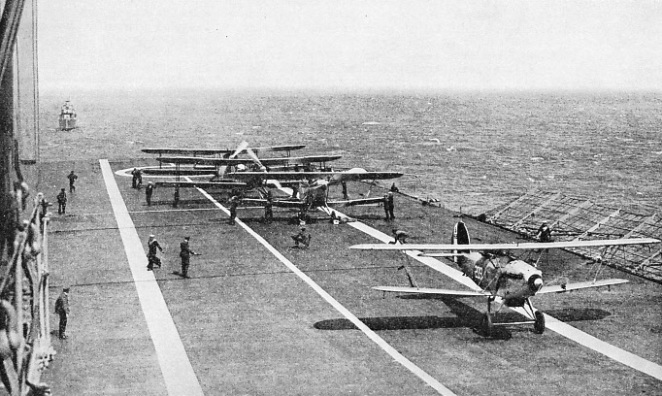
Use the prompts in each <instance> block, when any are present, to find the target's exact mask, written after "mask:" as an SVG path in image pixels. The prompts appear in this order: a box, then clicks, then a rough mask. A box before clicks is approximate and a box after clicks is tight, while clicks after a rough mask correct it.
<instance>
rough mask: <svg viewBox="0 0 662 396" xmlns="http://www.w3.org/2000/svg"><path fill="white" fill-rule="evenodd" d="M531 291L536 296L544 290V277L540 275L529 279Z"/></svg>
mask: <svg viewBox="0 0 662 396" xmlns="http://www.w3.org/2000/svg"><path fill="white" fill-rule="evenodd" d="M528 283H529V290H530V291H531V293H533V294H536V293H537V292H539V291H540V289H542V285H543V281H542V277H541V276H539V275H533V276H532V277H530V278H529V282H528Z"/></svg>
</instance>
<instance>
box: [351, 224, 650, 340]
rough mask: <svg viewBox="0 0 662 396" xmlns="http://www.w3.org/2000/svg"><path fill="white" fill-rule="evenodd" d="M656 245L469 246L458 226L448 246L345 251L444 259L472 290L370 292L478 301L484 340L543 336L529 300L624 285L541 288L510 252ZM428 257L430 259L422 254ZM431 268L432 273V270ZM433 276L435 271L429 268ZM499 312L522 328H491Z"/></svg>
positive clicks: (538, 278)
mask: <svg viewBox="0 0 662 396" xmlns="http://www.w3.org/2000/svg"><path fill="white" fill-rule="evenodd" d="M653 243H660V241H659V240H657V239H653V238H632V239H613V240H590V241H569V242H535V243H497V244H471V240H470V237H469V232H468V230H467V227H466V225H465V224H464V222H462V221H459V222H458V223H456V224H455V227H454V230H453V237H452V241H451V244H367V245H355V246H351V247H350V248H351V249H368V250H407V251H419V255H422V256H428V257H446V258H450V259H453V261H454V262H455V263H456V264H457V265H458V266H459V267H460V270H461V271H462V273H463V274H464V275H465V276H466V277H467V278H468V279H469V280H470V281H471V282H467V283H465V284H466V285H467V286H470V287H471V289H473V290H447V289H437V288H425V287H416V285H412V287H399V286H377V287H374V288H373V289H376V290H381V291H385V292H396V293H406V294H425V295H433V296H447V297H482V298H485V300H486V301H487V311H486V312H485V314H484V316H483V319H482V325H481V327H482V328H483V331H484V332H485V334H487V335H491V334H492V330H493V326H496V325H513V324H533V327H534V330H535V331H536V332H537V333H543V332H544V330H545V316H544V315H543V313H542V312H540V311H539V310H536V309H535V308H534V307H533V305H532V304H531V301H530V298H531V297H533V296H535V295H540V294H546V293H563V292H568V291H571V290H578V289H586V288H594V287H600V286H610V285H618V284H622V283H626V282H628V281H627V280H625V279H603V280H597V279H594V280H593V281H587V282H578V283H561V284H559V285H550V286H545V285H544V282H543V277H542V271H541V270H540V269H538V268H537V266H536V265H531V264H529V263H527V262H525V261H523V260H519V259H514V258H513V257H512V256H511V255H509V254H506V252H508V251H516V250H529V251H531V250H533V251H535V250H539V251H541V252H542V251H544V250H545V249H562V248H578V247H593V248H603V247H607V246H624V245H643V244H653ZM424 251H432V253H422V252H424ZM433 268H434V267H433ZM435 269H437V270H439V269H438V268H435ZM503 307H507V308H510V309H512V310H514V311H516V312H518V313H520V314H522V315H524V316H525V317H526V318H527V319H528V320H526V321H523V322H508V323H497V322H495V321H494V315H496V314H498V313H499V312H500V311H501V309H502V308H503Z"/></svg>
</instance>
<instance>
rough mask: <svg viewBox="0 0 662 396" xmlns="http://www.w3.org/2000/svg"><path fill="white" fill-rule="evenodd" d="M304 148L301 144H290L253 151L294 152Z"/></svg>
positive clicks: (259, 148)
mask: <svg viewBox="0 0 662 396" xmlns="http://www.w3.org/2000/svg"><path fill="white" fill-rule="evenodd" d="M304 147H306V146H305V145H302V144H290V145H282V146H269V147H258V148H257V149H253V151H256V150H257V151H260V150H271V151H294V150H301V149H302V148H304Z"/></svg>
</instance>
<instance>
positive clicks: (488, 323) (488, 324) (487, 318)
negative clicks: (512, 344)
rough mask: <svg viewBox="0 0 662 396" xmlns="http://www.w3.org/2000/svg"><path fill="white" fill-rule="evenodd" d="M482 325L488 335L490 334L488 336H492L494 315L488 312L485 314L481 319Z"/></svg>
mask: <svg viewBox="0 0 662 396" xmlns="http://www.w3.org/2000/svg"><path fill="white" fill-rule="evenodd" d="M480 327H481V328H482V330H483V333H484V334H485V335H486V336H488V337H491V336H492V327H493V325H492V316H491V315H490V314H489V313H487V312H486V313H485V315H483V319H482V321H481V326H480Z"/></svg>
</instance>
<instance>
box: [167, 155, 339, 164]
mask: <svg viewBox="0 0 662 396" xmlns="http://www.w3.org/2000/svg"><path fill="white" fill-rule="evenodd" d="M340 158H342V156H341V155H308V156H304V157H281V158H259V161H260V163H261V164H262V165H264V166H274V165H288V164H303V165H305V164H310V163H317V162H320V163H321V162H329V161H335V160H337V159H340ZM157 160H158V161H160V162H165V163H172V164H186V165H192V164H196V165H215V166H230V165H235V166H236V165H246V164H248V165H250V164H254V163H255V160H254V159H252V158H213V157H190V156H177V157H170V156H164V157H159V158H157Z"/></svg>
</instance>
